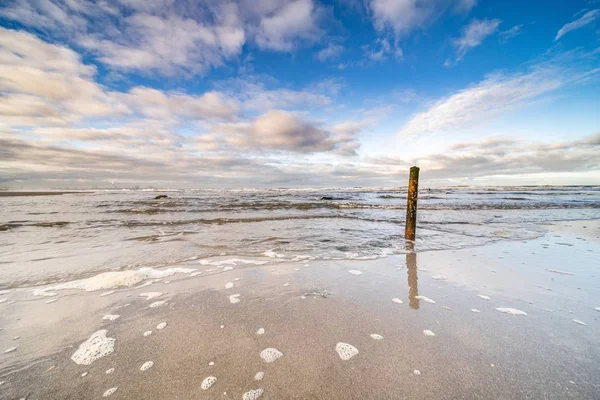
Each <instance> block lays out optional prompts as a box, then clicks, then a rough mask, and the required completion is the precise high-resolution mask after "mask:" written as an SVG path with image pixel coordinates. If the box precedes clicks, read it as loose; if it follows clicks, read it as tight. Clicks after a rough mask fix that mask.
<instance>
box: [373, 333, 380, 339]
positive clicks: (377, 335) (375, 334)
mask: <svg viewBox="0 0 600 400" xmlns="http://www.w3.org/2000/svg"><path fill="white" fill-rule="evenodd" d="M371 337H372V338H373V339H375V340H381V339H383V336H381V335H380V334H377V333H371Z"/></svg>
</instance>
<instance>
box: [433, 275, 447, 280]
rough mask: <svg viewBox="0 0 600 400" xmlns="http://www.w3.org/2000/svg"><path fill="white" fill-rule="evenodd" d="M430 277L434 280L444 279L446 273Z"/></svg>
mask: <svg viewBox="0 0 600 400" xmlns="http://www.w3.org/2000/svg"><path fill="white" fill-rule="evenodd" d="M431 279H435V280H436V281H445V280H446V279H448V278H447V277H446V275H433V276H432V277H431Z"/></svg>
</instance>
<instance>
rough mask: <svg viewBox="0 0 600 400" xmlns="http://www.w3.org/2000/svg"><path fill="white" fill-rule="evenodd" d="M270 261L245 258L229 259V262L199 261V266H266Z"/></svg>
mask: <svg viewBox="0 0 600 400" xmlns="http://www.w3.org/2000/svg"><path fill="white" fill-rule="evenodd" d="M268 263H269V262H268V261H259V260H246V259H243V258H229V259H227V260H206V259H205V260H198V264H200V265H212V266H221V265H238V264H252V265H265V264H268Z"/></svg>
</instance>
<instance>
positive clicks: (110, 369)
mask: <svg viewBox="0 0 600 400" xmlns="http://www.w3.org/2000/svg"><path fill="white" fill-rule="evenodd" d="M113 372H115V369H114V368H109V369H107V370H106V375H109V374H112V373H113Z"/></svg>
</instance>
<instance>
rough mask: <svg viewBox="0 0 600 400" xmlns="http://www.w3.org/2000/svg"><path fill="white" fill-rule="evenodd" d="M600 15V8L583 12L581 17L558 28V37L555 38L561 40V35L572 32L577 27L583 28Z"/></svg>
mask: <svg viewBox="0 0 600 400" xmlns="http://www.w3.org/2000/svg"><path fill="white" fill-rule="evenodd" d="M599 16H600V10H591V11H588V12H586V13H585V14H583V15H582V16H581V17H579V18H577V19H576V20H575V21H572V22H569V23H568V24H566V25H564V26H563V27H562V28H560V29H559V30H558V32H557V33H556V37H555V38H554V40H559V39H560V38H561V37H563V36H564V35H566V34H567V33H569V32H572V31H574V30H576V29H579V28H583V27H584V26H586V25H589V24H591V23H592V22H594V21H595V20H596V18H598V17H599Z"/></svg>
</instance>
